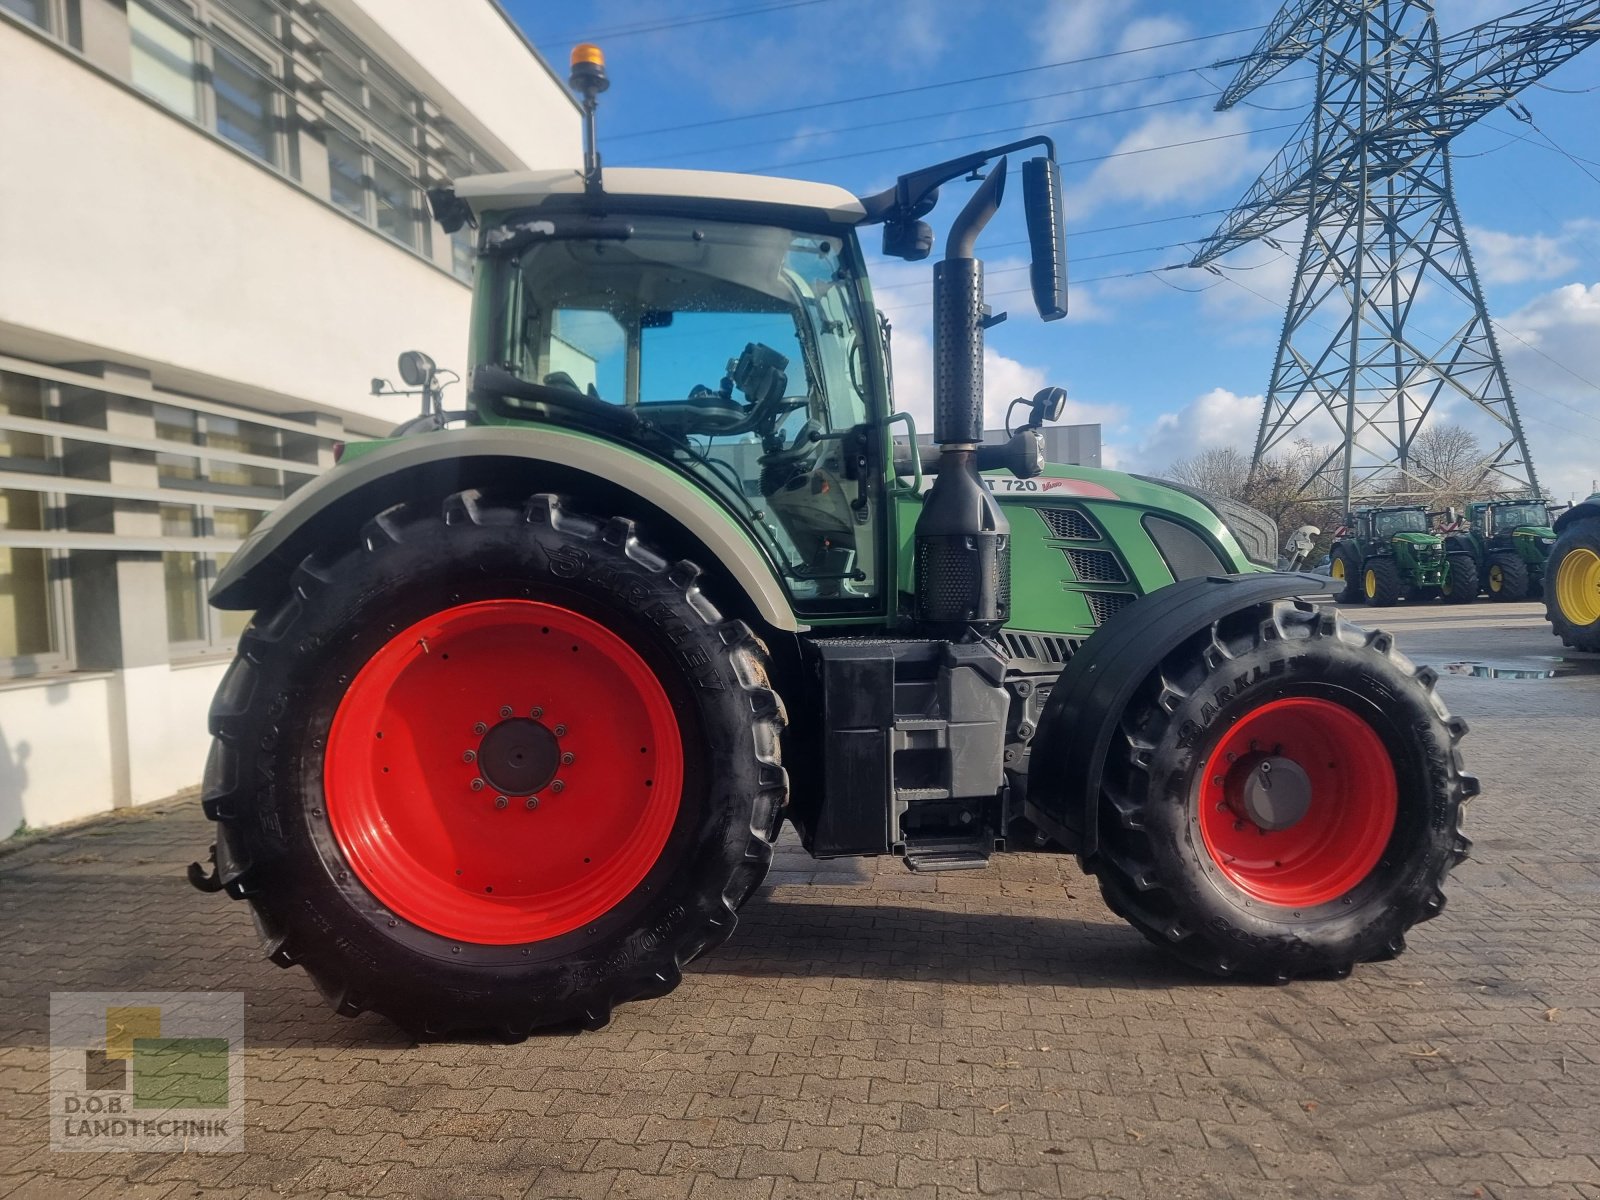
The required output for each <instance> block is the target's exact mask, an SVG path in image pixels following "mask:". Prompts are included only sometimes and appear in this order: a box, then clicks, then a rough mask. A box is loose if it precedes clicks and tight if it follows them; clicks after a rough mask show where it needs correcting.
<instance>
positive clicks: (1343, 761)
mask: <svg viewBox="0 0 1600 1200" xmlns="http://www.w3.org/2000/svg"><path fill="white" fill-rule="evenodd" d="M1434 679H1435V676H1434V674H1433V672H1432V671H1430V670H1428V669H1427V668H1422V669H1417V668H1414V667H1413V666H1412V665H1411V663H1410V662H1408V661H1407V660H1406V659H1405V658H1403V657H1402V656H1401V655H1399V654H1398V653H1396V652H1395V650H1394V648H1393V644H1392V641H1391V639H1390V637H1389V635H1388V634H1386V633H1382V632H1377V633H1370V634H1369V633H1365V632H1363V631H1362V630H1360V629H1358V628H1356V627H1355V626H1354V625H1350V624H1348V623H1347V622H1345V621H1344V620H1343V618H1341V617H1339V616H1337V615H1335V614H1334V613H1331V612H1320V611H1317V610H1315V609H1313V608H1312V607H1311V606H1310V605H1308V604H1306V603H1304V602H1289V601H1281V602H1277V603H1274V604H1271V605H1265V606H1261V607H1257V608H1253V609H1247V610H1244V611H1242V612H1240V613H1236V614H1233V615H1232V616H1230V617H1228V618H1226V619H1224V620H1222V621H1219V622H1217V623H1215V624H1214V625H1213V626H1212V627H1211V629H1210V630H1209V631H1207V632H1205V633H1203V634H1200V635H1197V636H1196V637H1194V638H1191V639H1190V640H1189V641H1188V642H1187V643H1185V644H1184V645H1183V646H1181V647H1179V648H1178V649H1177V650H1175V651H1174V652H1173V653H1172V654H1171V655H1169V656H1168V657H1167V658H1166V659H1165V660H1164V661H1163V662H1162V664H1161V665H1160V667H1159V668H1158V669H1157V670H1155V671H1153V672H1152V673H1151V675H1150V676H1149V677H1148V678H1147V679H1146V680H1145V681H1144V683H1143V684H1142V685H1141V687H1140V690H1139V692H1138V693H1136V694H1135V696H1134V698H1133V700H1132V701H1130V703H1129V706H1128V709H1127V712H1126V715H1125V716H1124V719H1123V721H1122V726H1121V728H1122V731H1123V735H1124V736H1123V737H1122V738H1117V739H1114V740H1113V746H1112V749H1111V752H1110V756H1109V758H1108V760H1107V763H1106V771H1105V777H1104V785H1103V791H1102V800H1101V816H1100V852H1099V853H1098V854H1097V856H1096V857H1094V858H1093V859H1091V860H1090V861H1089V862H1088V863H1086V864H1085V865H1086V868H1087V869H1089V870H1090V871H1092V872H1093V873H1094V874H1095V875H1096V876H1097V877H1098V879H1099V881H1100V886H1101V890H1102V892H1103V894H1104V896H1105V899H1106V902H1107V903H1108V904H1109V905H1110V907H1111V908H1112V910H1113V911H1114V912H1117V913H1119V914H1120V915H1122V916H1123V917H1125V918H1126V919H1127V920H1128V921H1130V922H1131V923H1132V924H1133V925H1134V926H1135V927H1136V928H1138V929H1139V930H1140V931H1141V932H1142V933H1144V934H1145V935H1146V936H1147V937H1148V938H1149V939H1150V940H1151V941H1153V942H1156V943H1157V944H1159V945H1162V946H1165V947H1167V948H1168V949H1170V950H1172V951H1173V952H1174V953H1176V954H1177V955H1178V957H1180V958H1181V959H1183V960H1184V961H1185V962H1188V963H1190V964H1192V965H1193V966H1196V967H1199V968H1201V969H1202V970H1206V971H1209V972H1211V973H1213V974H1217V975H1238V976H1244V977H1250V978H1259V979H1271V980H1276V981H1284V980H1288V979H1292V978H1298V977H1302V976H1325V975H1342V974H1344V973H1346V972H1348V971H1349V970H1350V968H1351V967H1352V965H1353V964H1355V963H1358V962H1367V961H1374V960H1380V959H1385V958H1391V957H1393V956H1394V955H1396V954H1398V953H1399V952H1400V951H1401V950H1402V949H1403V948H1404V944H1405V935H1406V932H1407V931H1408V930H1409V929H1410V928H1411V927H1412V926H1414V925H1415V924H1417V923H1418V922H1420V921H1425V920H1427V919H1429V918H1430V917H1433V916H1436V915H1437V914H1438V913H1439V912H1440V910H1441V909H1442V908H1443V907H1444V902H1445V901H1444V892H1443V890H1442V885H1443V883H1444V880H1445V876H1446V875H1447V874H1448V873H1449V871H1450V870H1451V868H1452V867H1454V866H1455V865H1456V864H1457V863H1459V862H1461V861H1462V860H1463V859H1464V858H1465V857H1466V855H1467V850H1468V846H1469V844H1470V843H1469V842H1468V841H1467V839H1466V837H1465V836H1464V835H1463V834H1462V833H1461V831H1460V828H1459V820H1460V815H1461V806H1462V803H1463V801H1464V800H1466V799H1467V798H1468V797H1469V796H1472V795H1474V794H1476V792H1477V790H1478V789H1477V781H1476V780H1475V779H1473V778H1472V776H1470V775H1467V774H1465V773H1464V772H1463V771H1462V769H1461V759H1460V754H1459V752H1458V750H1457V743H1458V742H1459V741H1460V740H1461V738H1462V736H1463V735H1464V734H1465V732H1466V726H1465V724H1464V723H1463V722H1461V721H1459V720H1455V719H1452V718H1451V717H1450V716H1449V714H1448V713H1447V712H1446V711H1445V708H1444V706H1443V704H1442V703H1441V702H1440V701H1439V699H1438V697H1437V696H1436V695H1435V694H1434V692H1433V684H1434ZM1273 772H1276V774H1273ZM1274 786H1276V788H1277V789H1278V790H1277V791H1276V792H1274V791H1273V787H1274ZM1297 808H1298V810H1299V811H1298V812H1297V811H1296V809H1297Z"/></svg>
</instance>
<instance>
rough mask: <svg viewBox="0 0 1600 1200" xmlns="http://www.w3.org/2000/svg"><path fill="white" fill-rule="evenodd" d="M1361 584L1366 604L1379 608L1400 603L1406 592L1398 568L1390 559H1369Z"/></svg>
mask: <svg viewBox="0 0 1600 1200" xmlns="http://www.w3.org/2000/svg"><path fill="white" fill-rule="evenodd" d="M1361 584H1362V594H1363V595H1364V596H1365V597H1366V600H1367V603H1368V604H1372V605H1376V606H1377V607H1379V608H1388V607H1390V606H1391V605H1395V604H1398V603H1400V597H1401V596H1403V595H1405V590H1406V588H1405V582H1404V581H1403V580H1402V579H1401V578H1400V566H1399V564H1398V563H1396V562H1395V561H1394V559H1392V558H1369V559H1368V560H1367V565H1366V570H1365V572H1363V574H1362V577H1361Z"/></svg>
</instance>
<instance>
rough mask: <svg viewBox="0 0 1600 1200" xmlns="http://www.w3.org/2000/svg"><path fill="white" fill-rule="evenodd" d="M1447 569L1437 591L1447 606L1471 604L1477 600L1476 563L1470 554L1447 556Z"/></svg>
mask: <svg viewBox="0 0 1600 1200" xmlns="http://www.w3.org/2000/svg"><path fill="white" fill-rule="evenodd" d="M1445 561H1446V562H1447V563H1448V564H1449V569H1448V570H1447V571H1446V572H1445V579H1444V586H1443V587H1441V588H1440V589H1439V591H1440V594H1441V595H1443V596H1444V598H1445V602H1446V603H1448V604H1471V603H1472V602H1473V601H1474V600H1476V599H1477V598H1478V591H1479V583H1478V561H1477V559H1475V558H1473V557H1472V555H1470V554H1459V553H1458V554H1447V555H1446V556H1445Z"/></svg>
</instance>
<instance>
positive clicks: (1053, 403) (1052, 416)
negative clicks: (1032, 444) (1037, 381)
mask: <svg viewBox="0 0 1600 1200" xmlns="http://www.w3.org/2000/svg"><path fill="white" fill-rule="evenodd" d="M1066 411H1067V389H1066V388H1060V387H1047V388H1040V389H1039V390H1038V391H1037V392H1035V393H1034V394H1033V418H1032V419H1031V420H1030V421H1029V422H1028V424H1030V425H1033V426H1035V427H1037V426H1040V425H1043V424H1044V423H1045V422H1046V421H1059V420H1061V414H1062V413H1064V412H1066Z"/></svg>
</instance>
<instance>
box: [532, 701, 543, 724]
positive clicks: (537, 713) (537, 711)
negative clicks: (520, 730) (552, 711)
mask: <svg viewBox="0 0 1600 1200" xmlns="http://www.w3.org/2000/svg"><path fill="white" fill-rule="evenodd" d="M529 715H530V716H532V717H533V719H534V720H535V721H537V720H538V719H539V718H540V717H542V716H544V709H543V707H541V706H540V705H537V704H535V705H534V706H533V712H532V713H531V714H529Z"/></svg>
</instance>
